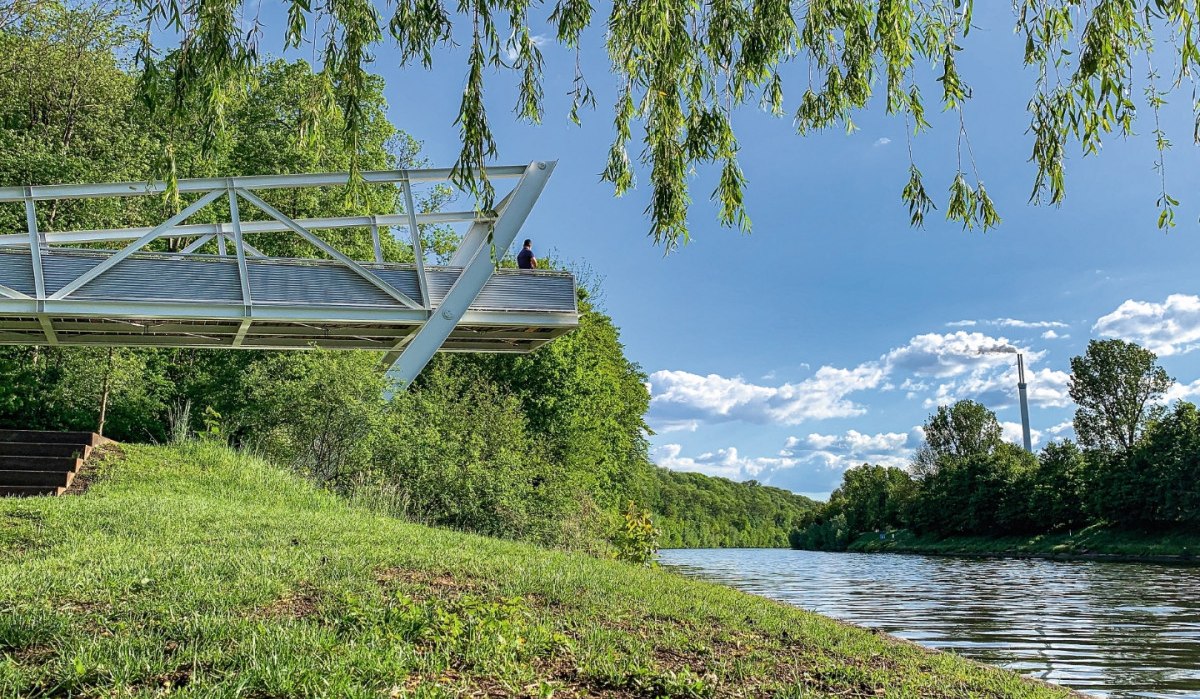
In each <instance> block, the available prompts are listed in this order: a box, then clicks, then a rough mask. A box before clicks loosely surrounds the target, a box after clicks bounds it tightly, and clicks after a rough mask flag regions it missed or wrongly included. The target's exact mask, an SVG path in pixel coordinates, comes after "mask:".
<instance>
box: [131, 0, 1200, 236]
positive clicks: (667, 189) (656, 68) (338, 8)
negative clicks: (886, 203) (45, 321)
mask: <svg viewBox="0 0 1200 699" xmlns="http://www.w3.org/2000/svg"><path fill="white" fill-rule="evenodd" d="M134 4H135V6H136V7H137V8H138V9H139V10H140V11H141V16H142V21H143V23H144V31H143V33H142V43H141V46H140V48H139V50H138V52H137V56H136V59H137V64H138V66H139V67H140V69H141V71H142V73H143V80H142V84H143V86H144V87H145V88H146V89H143V95H144V96H145V98H146V101H147V103H148V104H149V105H150V106H151V108H152V109H154V110H155V111H156V112H157V113H159V114H162V115H164V116H166V117H169V118H176V117H181V115H184V114H186V113H188V112H190V111H193V110H199V111H200V112H201V113H202V115H203V117H202V120H201V121H202V123H203V124H205V128H206V130H207V131H208V132H209V134H210V136H211V135H213V134H214V133H215V132H216V131H217V130H218V129H219V126H218V125H219V123H220V116H221V114H222V113H223V109H224V107H225V105H226V103H227V102H228V101H229V99H231V95H232V94H233V93H235V92H236V91H237V90H238V89H239V88H238V87H237V80H235V79H234V78H236V76H238V75H240V74H244V73H245V72H247V71H248V70H250V69H251V68H252V67H253V66H254V65H255V64H256V62H257V61H259V59H260V51H259V42H260V41H261V39H262V31H261V28H260V27H258V26H257V25H256V24H255V23H253V22H252V23H251V25H250V29H249V30H247V29H246V23H245V21H244V19H245V18H247V17H255V18H256V21H257V17H258V10H257V5H256V4H254V3H250V2H247V0H197V1H196V2H191V3H180V2H178V1H177V0H135V2H134ZM286 4H287V11H288V21H287V28H286V32H285V40H284V41H285V44H286V46H287V47H292V48H298V47H301V46H304V45H306V44H312V45H313V52H314V53H316V54H318V60H317V63H318V64H319V65H320V66H321V69H320V73H319V75H320V77H321V80H322V83H323V84H324V85H325V88H324V89H323V90H322V91H321V93H319V94H320V95H321V96H322V98H323V99H324V100H326V101H328V102H331V103H334V104H336V106H337V108H338V109H340V111H341V112H342V114H343V115H344V140H345V141H346V143H347V144H349V147H350V150H351V151H357V150H358V144H359V139H361V138H362V137H363V133H364V129H365V126H364V120H363V118H362V117H363V105H364V104H365V103H366V102H367V101H368V94H369V91H370V90H369V86H368V80H367V72H366V66H367V65H368V64H369V63H370V62H372V61H373V60H376V52H377V47H378V45H379V44H381V43H382V42H383V41H384V35H385V32H386V34H387V35H388V37H389V41H390V43H391V44H393V46H394V54H393V55H392V56H390V57H389V58H388V59H386V60H389V61H393V62H395V63H398V64H399V65H400V66H402V67H407V66H412V65H414V64H416V63H417V62H420V63H421V64H423V65H424V66H425V67H428V66H430V65H432V63H433V61H434V58H435V53H436V54H437V55H439V56H440V55H441V54H443V53H446V52H447V50H446V49H453V48H456V47H457V44H456V43H455V41H454V39H455V38H457V37H460V36H462V37H467V39H466V41H465V42H464V43H465V47H464V51H463V52H462V53H460V54H459V55H464V54H465V72H466V78H465V85H466V88H465V90H464V91H463V97H462V101H461V103H460V105H459V110H458V117H457V119H456V121H455V123H456V124H457V125H458V127H459V130H460V137H461V150H460V152H459V156H458V160H457V162H456V163H455V168H454V172H455V178H456V180H457V181H458V182H459V184H461V185H462V186H464V187H466V188H467V189H469V190H470V191H471V192H472V193H473V194H475V195H477V196H478V197H479V198H480V199H481V200H482V205H483V206H484V207H488V206H490V204H491V199H492V188H491V185H490V184H489V182H488V180H487V178H486V176H485V175H484V174H483V171H482V169H481V168H482V167H483V166H484V165H485V164H486V163H487V161H488V160H490V159H491V158H492V157H494V156H495V155H496V152H497V147H496V143H495V141H494V139H493V136H492V130H491V127H490V123H489V117H488V114H487V112H486V109H485V103H484V90H485V74H486V72H487V69H488V68H489V67H491V68H498V69H501V70H502V71H504V72H507V73H509V74H511V75H513V76H514V77H515V80H516V82H517V86H518V93H519V94H518V99H517V104H516V106H515V112H516V115H517V117H518V118H519V119H521V120H524V121H527V122H533V123H537V122H540V120H541V118H542V111H543V110H542V95H543V91H544V86H543V79H542V73H543V55H542V50H541V49H540V48H539V43H540V40H539V38H538V37H539V36H540V35H542V34H545V33H552V34H554V37H555V39H556V40H557V42H558V43H559V44H560V45H562V46H564V47H566V48H568V49H569V50H572V51H574V52H575V53H576V61H575V70H574V73H573V75H572V78H571V85H570V88H569V89H570V94H571V95H572V108H571V110H570V118H571V119H572V120H573V121H575V122H576V123H578V122H579V120H580V118H581V117H580V112H581V110H582V109H584V108H586V107H594V106H595V104H596V97H595V95H594V94H593V93H592V91H591V89H590V88H589V86H588V82H587V78H586V76H585V75H584V74H583V73H582V70H581V67H580V66H581V65H582V63H581V61H580V60H579V54H580V53H581V52H582V51H583V45H584V39H585V31H586V30H588V28H589V27H592V26H594V25H602V26H603V28H604V29H605V40H606V43H607V46H606V48H607V53H608V56H609V58H610V60H611V65H612V72H613V73H614V74H615V77H616V82H617V84H618V91H617V96H616V103H615V104H614V106H613V114H614V131H615V138H614V141H613V144H612V147H611V149H610V154H609V157H608V163H607V166H606V167H605V168H604V172H603V177H604V179H605V180H607V181H609V182H611V183H612V184H613V187H614V189H615V191H616V192H617V193H618V194H621V193H624V192H626V191H628V190H629V189H630V188H631V187H632V186H633V182H634V166H633V164H632V162H631V160H632V158H631V156H630V154H629V152H628V147H629V143H630V142H631V141H632V140H633V139H634V125H635V123H637V124H640V126H641V130H642V131H643V134H642V137H641V138H639V139H638V140H639V141H642V142H644V143H645V148H644V149H643V150H642V151H641V153H640V154H638V155H636V156H635V157H636V158H637V159H638V160H639V161H640V163H641V164H642V165H643V166H645V167H646V168H648V169H649V181H650V187H651V193H650V196H649V201H650V203H649V205H648V206H647V212H648V214H649V216H650V233H651V234H652V236H653V237H654V240H655V241H656V242H659V243H663V244H665V245H666V246H668V247H671V246H674V245H675V244H677V243H680V242H684V241H686V240H687V237H688V228H687V222H686V216H687V210H688V207H689V206H690V204H691V196H690V193H689V191H688V178H689V177H690V174H691V173H692V172H693V171H694V170H696V169H698V167H699V166H704V165H712V166H714V167H715V168H716V169H718V170H719V177H718V184H717V187H716V189H715V191H714V192H713V193H712V199H713V200H714V201H715V202H716V204H717V207H718V211H719V213H718V217H719V220H720V222H721V223H722V224H723V225H726V226H736V227H740V228H743V229H748V228H749V225H750V223H749V219H748V218H747V215H746V211H745V207H744V203H743V187H744V184H745V178H744V177H743V175H742V171H741V169H740V167H739V165H738V159H737V155H738V148H739V145H738V138H737V135H736V132H735V131H734V127H733V121H734V115H735V113H736V112H737V111H738V110H739V108H741V107H744V106H747V105H757V106H761V107H762V108H764V109H765V110H766V111H769V112H770V113H771V114H773V115H775V116H782V115H784V114H785V113H787V114H790V115H792V116H793V118H794V120H795V123H796V127H797V130H798V132H799V133H800V134H808V133H811V132H813V131H817V130H822V129H827V128H831V127H835V126H844V127H845V128H847V129H852V128H853V117H854V115H855V113H856V112H858V111H861V110H864V109H866V108H867V107H868V106H869V105H871V104H872V103H875V104H882V105H884V107H883V108H884V109H885V110H886V111H887V113H889V114H892V115H895V116H897V117H898V118H903V119H904V120H905V122H906V127H907V128H906V130H907V131H909V132H918V133H919V132H921V131H923V130H924V129H926V128H928V127H929V126H930V123H929V122H928V121H927V120H926V118H925V115H926V112H927V111H929V110H931V109H937V108H939V107H940V108H941V109H942V110H950V111H953V112H957V115H958V116H959V119H958V139H959V152H963V151H964V150H966V151H967V152H969V148H964V147H963V146H964V145H967V146H969V143H964V141H966V140H967V133H968V132H967V129H966V119H965V116H964V113H963V107H964V105H966V104H967V103H968V102H969V101H970V99H971V96H972V94H973V90H972V88H971V87H970V86H969V85H968V84H967V83H966V82H965V81H964V79H963V76H962V75H961V74H960V73H959V70H958V61H959V57H960V54H961V53H962V51H963V50H964V47H965V46H968V45H969V41H968V35H969V33H970V31H971V28H972V21H973V10H974V7H975V3H974V1H973V0H824V1H822V2H807V3H794V2H791V1H790V0H740V1H734V0H717V1H715V2H703V3H696V2H684V1H683V0H646V1H645V2H632V3H631V2H614V3H612V9H611V11H610V12H609V15H608V17H607V18H601V17H597V16H596V14H597V13H596V12H595V8H594V7H593V5H592V3H591V2H590V0H557V1H556V3H555V5H554V8H553V10H552V11H551V13H550V15H549V25H550V26H549V27H548V28H545V27H543V26H542V24H541V22H539V21H536V20H535V19H534V18H533V17H532V16H531V12H532V10H533V9H534V7H535V5H534V3H533V2H532V0H511V1H501V0H473V1H472V2H464V3H459V4H457V5H454V4H449V5H448V4H446V3H444V2H441V0H398V1H397V2H395V3H394V4H389V6H388V7H389V11H390V12H391V16H390V17H385V16H382V15H381V14H380V10H379V7H378V4H377V3H374V2H371V1H370V0H328V1H327V2H324V3H311V2H309V1H308V0H289V2H288V3H286ZM1013 10H1014V14H1015V25H1016V27H1015V28H1016V31H1017V33H1018V34H1019V35H1020V36H1022V37H1023V38H1024V39H1025V56H1024V62H1025V64H1026V65H1027V66H1029V67H1030V68H1031V70H1028V71H1027V74H1028V75H1030V76H1032V78H1031V79H1032V81H1033V85H1032V90H1031V92H1032V94H1033V97H1032V98H1031V99H1030V100H1029V101H1028V111H1029V115H1030V117H1029V118H1030V124H1029V132H1030V134H1031V137H1032V141H1033V144H1032V149H1031V160H1033V162H1034V163H1035V166H1036V167H1035V171H1034V182H1033V189H1032V193H1031V195H1030V199H1031V201H1033V202H1035V203H1049V204H1058V203H1060V202H1061V201H1062V199H1063V196H1064V192H1065V161H1066V158H1067V147H1068V145H1069V144H1071V143H1078V144H1079V145H1080V147H1081V149H1082V151H1083V153H1084V154H1085V155H1086V154H1096V153H1098V152H1099V151H1100V149H1101V146H1102V143H1103V141H1104V140H1105V138H1106V137H1109V136H1112V135H1117V136H1121V137H1126V136H1130V135H1132V134H1133V133H1134V131H1135V112H1136V111H1137V108H1138V106H1139V105H1138V103H1137V102H1135V99H1140V100H1141V101H1142V106H1145V107H1146V110H1145V111H1146V113H1147V114H1149V115H1151V116H1152V117H1153V124H1154V126H1153V127H1151V128H1152V129H1153V135H1154V137H1155V138H1154V144H1155V148H1156V150H1157V159H1156V161H1155V165H1156V167H1157V168H1158V169H1159V170H1160V171H1161V172H1162V173H1163V174H1164V176H1163V179H1162V188H1161V192H1160V195H1159V199H1158V206H1159V209H1160V214H1159V219H1158V222H1159V226H1160V227H1164V228H1165V227H1169V226H1173V225H1174V211H1175V206H1176V204H1177V203H1178V202H1177V200H1176V199H1175V198H1174V197H1173V196H1171V194H1170V193H1169V192H1168V190H1167V184H1166V178H1165V167H1164V162H1163V161H1164V157H1163V155H1164V153H1165V151H1166V150H1167V149H1168V148H1169V147H1170V143H1171V139H1170V138H1169V134H1167V133H1166V132H1165V131H1163V130H1162V128H1161V127H1160V126H1159V123H1160V120H1159V118H1158V111H1159V108H1160V107H1161V105H1162V104H1163V103H1164V102H1165V100H1166V99H1167V97H1168V96H1169V95H1170V94H1172V93H1175V92H1177V91H1178V92H1185V91H1186V90H1187V89H1188V85H1187V83H1188V82H1189V81H1187V80H1183V79H1182V78H1183V77H1187V76H1190V75H1191V74H1192V71H1193V70H1194V69H1195V68H1197V67H1200V48H1198V46H1197V37H1196V34H1197V27H1198V26H1200V7H1197V6H1196V5H1195V4H1194V3H1191V2H1187V1H1186V0H1120V1H1110V2H1095V3H1081V2H1079V0H1023V1H1022V2H1014V3H1013ZM316 28H319V31H312V30H313V29H316ZM547 29H548V32H547ZM318 37H320V38H318ZM155 40H159V41H160V42H162V45H161V46H155V45H154V43H153V42H154V41H155ZM164 52H165V53H166V54H167V55H169V56H170V57H171V59H172V60H171V61H169V62H168V63H166V64H164V63H163V62H162V61H160V60H159V56H160V55H161V54H163V53H164ZM1139 54H1140V55H1144V56H1146V57H1149V56H1150V55H1151V54H1153V56H1154V57H1155V58H1156V60H1157V59H1158V57H1160V56H1161V57H1163V60H1162V62H1161V63H1156V62H1151V61H1149V60H1147V62H1146V66H1145V67H1144V69H1143V67H1142V66H1141V65H1140V63H1139V62H1136V61H1135V60H1134V58H1135V56H1138V55H1139ZM1167 58H1169V59H1170V60H1166V59H1167ZM1135 66H1136V67H1135ZM164 73H167V74H168V78H169V81H168V82H169V85H170V87H169V88H168V89H158V88H155V87H154V86H161V85H162V84H163V80H162V78H163V74H164ZM1164 76H1166V77H1164ZM1176 76H1178V78H1179V79H1174V78H1175V77H1176ZM877 85H882V86H883V93H884V94H883V95H882V99H874V98H875V90H876V86H877ZM923 90H936V91H937V93H936V97H935V98H933V99H927V98H926V97H925V96H924V94H923ZM1134 96H1139V97H1137V98H1135V97H1134ZM960 160H961V159H960ZM352 167H357V165H352ZM901 198H902V199H903V201H904V202H905V203H907V205H908V207H909V211H910V216H911V220H912V222H913V224H916V225H920V224H921V223H922V222H923V221H924V219H925V216H926V214H927V213H928V212H929V211H930V210H931V209H932V208H933V207H934V202H933V199H932V198H931V197H930V196H929V194H928V193H927V191H926V188H925V185H924V182H923V178H922V175H921V171H920V169H919V168H918V167H917V165H916V163H915V161H912V160H911V159H910V163H909V168H908V182H907V184H906V185H905V186H904V188H903V190H902V191H901ZM944 205H945V210H946V215H947V217H948V218H950V219H953V220H956V221H961V222H962V223H963V225H964V226H967V227H974V226H981V227H983V228H985V229H986V228H988V227H991V226H994V225H997V224H998V223H999V221H1000V218H999V215H998V214H997V212H996V209H995V207H994V205H993V203H992V200H991V198H990V197H989V195H988V193H987V190H986V189H985V188H984V186H983V183H982V180H981V178H980V176H979V174H978V172H977V171H976V170H975V167H974V165H973V164H971V163H968V164H967V165H965V166H964V165H963V164H962V163H961V162H960V163H959V165H958V167H957V169H956V171H955V173H954V174H953V176H952V177H951V178H950V188H949V196H948V198H947V200H946V201H945V204H944Z"/></svg>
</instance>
